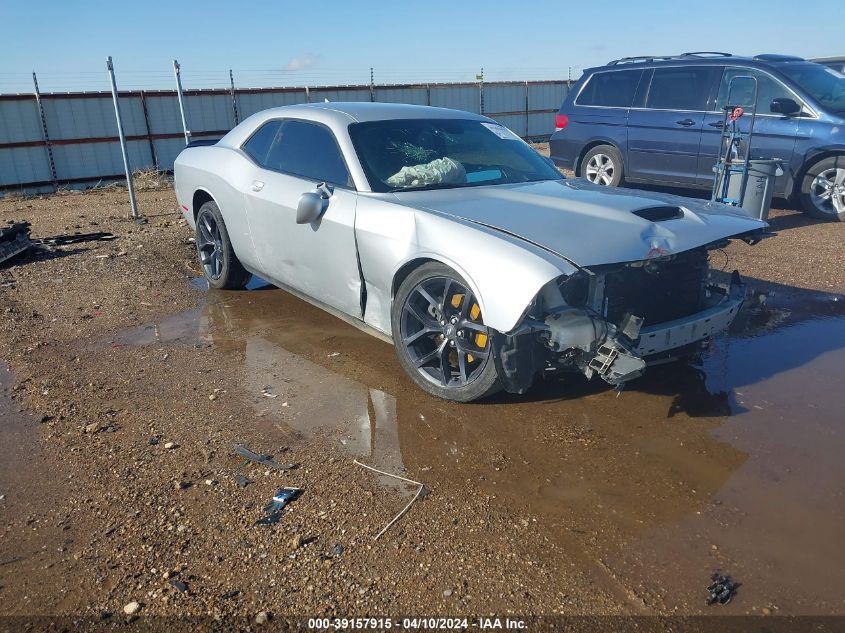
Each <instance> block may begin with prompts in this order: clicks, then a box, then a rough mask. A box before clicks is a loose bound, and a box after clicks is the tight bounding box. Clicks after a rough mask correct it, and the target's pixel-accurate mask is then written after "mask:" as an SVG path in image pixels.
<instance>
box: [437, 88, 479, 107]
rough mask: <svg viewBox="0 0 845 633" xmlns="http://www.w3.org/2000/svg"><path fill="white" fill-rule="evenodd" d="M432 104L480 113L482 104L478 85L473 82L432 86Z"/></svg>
mask: <svg viewBox="0 0 845 633" xmlns="http://www.w3.org/2000/svg"><path fill="white" fill-rule="evenodd" d="M431 105H433V106H439V107H441V108H455V109H456V110H466V111H467V112H475V113H476V114H478V113H479V112H480V106H481V101H480V94H479V90H478V86H476V85H472V84H456V85H452V86H446V85H439V86H431Z"/></svg>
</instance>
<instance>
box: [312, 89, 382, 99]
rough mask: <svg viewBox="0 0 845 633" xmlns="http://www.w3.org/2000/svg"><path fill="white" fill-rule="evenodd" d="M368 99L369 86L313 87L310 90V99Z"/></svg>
mask: <svg viewBox="0 0 845 633" xmlns="http://www.w3.org/2000/svg"><path fill="white" fill-rule="evenodd" d="M326 99H328V100H329V101H338V102H344V101H369V100H370V89H369V88H314V89H313V90H312V91H311V101H313V102H319V101H325V100H326Z"/></svg>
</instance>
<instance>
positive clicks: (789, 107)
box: [769, 97, 801, 116]
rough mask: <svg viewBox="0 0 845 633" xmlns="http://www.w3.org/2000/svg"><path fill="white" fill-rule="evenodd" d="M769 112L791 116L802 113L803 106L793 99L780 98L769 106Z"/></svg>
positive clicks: (773, 100)
mask: <svg viewBox="0 0 845 633" xmlns="http://www.w3.org/2000/svg"><path fill="white" fill-rule="evenodd" d="M769 110H770V111H771V112H774V113H775V114H783V115H784V116H790V115H792V114H798V113H799V112H801V106H800V105H798V104H797V103H796V102H795V101H794V100H792V99H789V98H786V97H778V98H777V99H772V103H771V104H770V105H769Z"/></svg>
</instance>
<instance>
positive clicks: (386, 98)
mask: <svg viewBox="0 0 845 633" xmlns="http://www.w3.org/2000/svg"><path fill="white" fill-rule="evenodd" d="M374 92H375V98H376V101H380V102H382V103H413V104H414V105H428V90H427V89H426V88H425V86H423V87H407V86H397V87H393V86H376V88H375V90H374Z"/></svg>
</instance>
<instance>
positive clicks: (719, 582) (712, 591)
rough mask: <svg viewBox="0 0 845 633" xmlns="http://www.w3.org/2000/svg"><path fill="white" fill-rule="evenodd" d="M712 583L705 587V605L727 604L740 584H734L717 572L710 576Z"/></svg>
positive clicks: (728, 577) (727, 577)
mask: <svg viewBox="0 0 845 633" xmlns="http://www.w3.org/2000/svg"><path fill="white" fill-rule="evenodd" d="M710 580H712V581H713V583H712V584H711V585H710V586H709V587H707V593H708V596H707V604H708V605H711V604H716V603H719V604H728V603H729V602H730V601H731V599H733V597H734V594H735V593H736V590H737V589H738V588H739V587H740V585H741V583H738V582H734V581H733V580H731V577H730V576H722V575H721V574H720V573H718V572H714V573H713V575H712V576H710Z"/></svg>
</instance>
